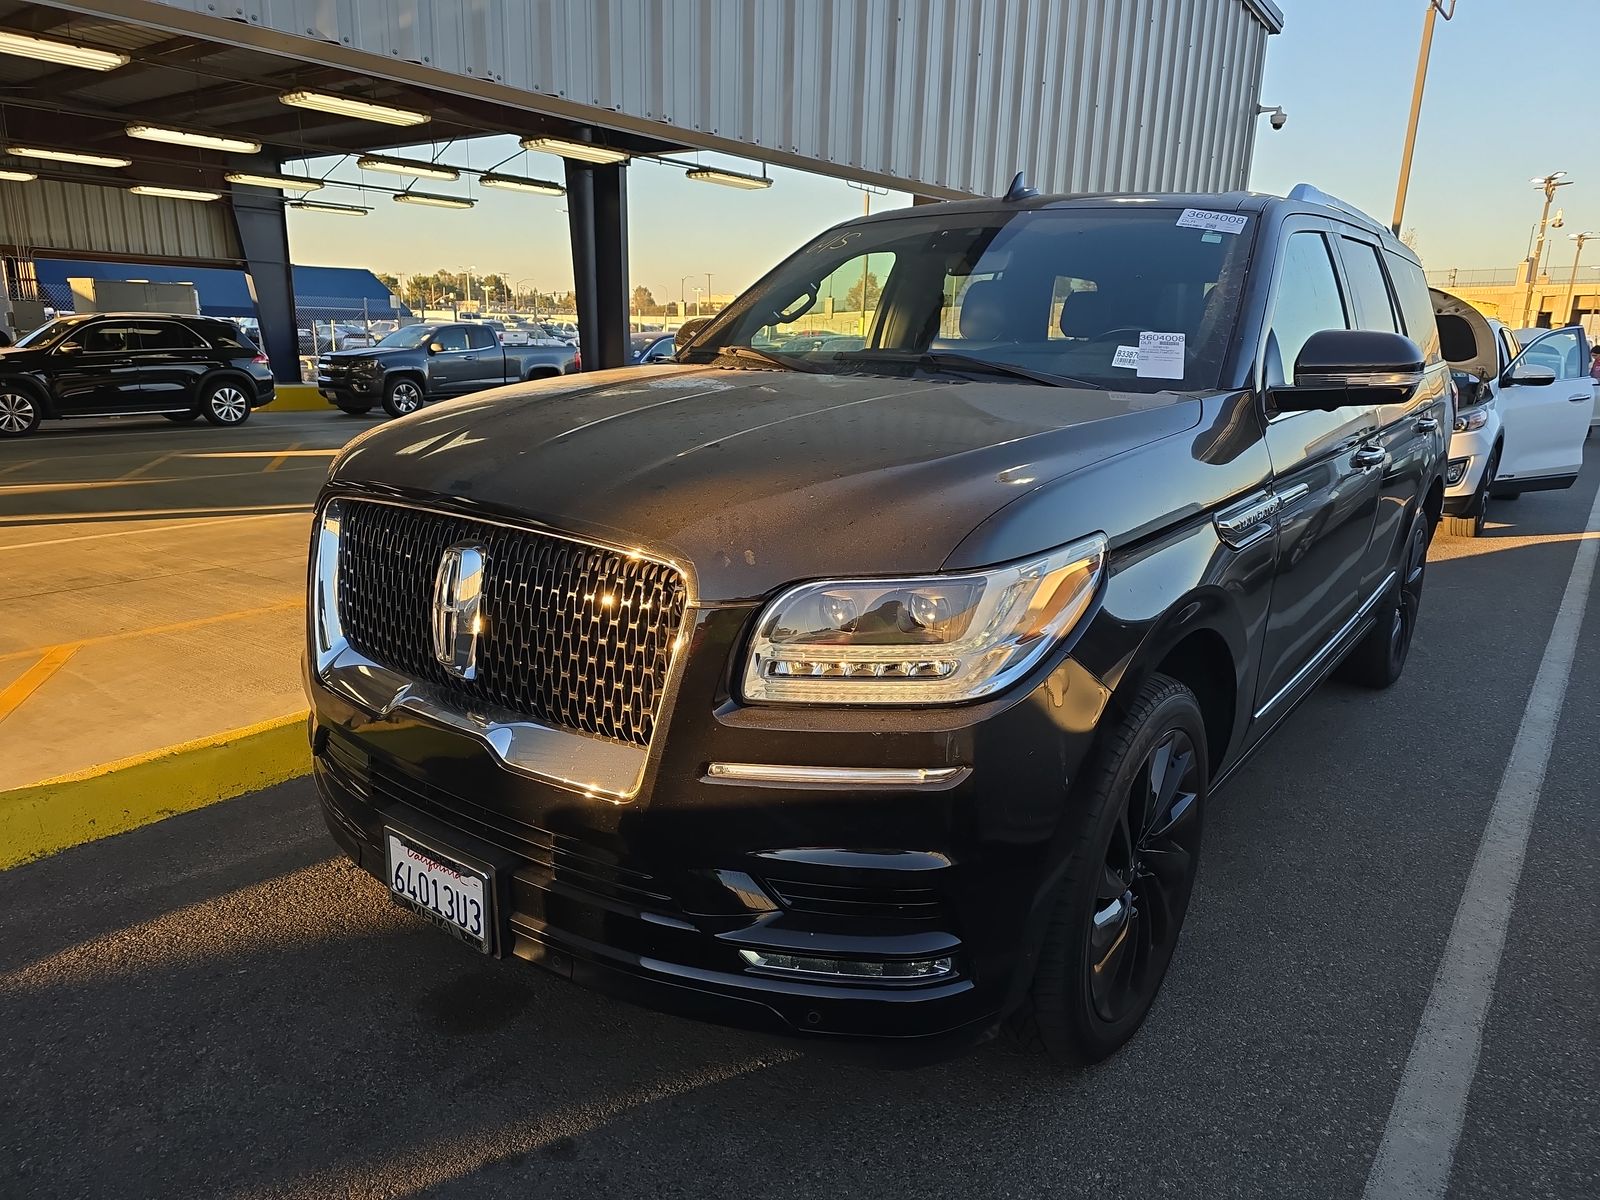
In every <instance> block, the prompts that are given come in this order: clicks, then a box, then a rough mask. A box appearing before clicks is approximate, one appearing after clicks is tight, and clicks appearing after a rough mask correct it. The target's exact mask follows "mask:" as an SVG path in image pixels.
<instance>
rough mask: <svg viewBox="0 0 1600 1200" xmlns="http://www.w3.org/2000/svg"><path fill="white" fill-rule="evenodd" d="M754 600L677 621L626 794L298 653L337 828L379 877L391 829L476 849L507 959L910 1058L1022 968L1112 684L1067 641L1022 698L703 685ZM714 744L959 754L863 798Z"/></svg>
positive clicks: (1030, 954) (1009, 986) (1012, 994)
mask: <svg viewBox="0 0 1600 1200" xmlns="http://www.w3.org/2000/svg"><path fill="white" fill-rule="evenodd" d="M752 612H753V610H743V609H741V610H727V609H723V610H713V611H709V612H700V613H695V614H691V618H690V619H691V620H692V621H693V623H694V627H693V632H692V636H691V641H690V646H691V649H690V651H689V652H688V655H687V660H686V663H685V669H684V673H683V676H682V679H681V682H680V685H679V688H678V690H677V700H676V703H675V704H674V705H673V707H672V709H671V714H670V719H669V721H668V723H666V724H664V725H663V726H662V727H661V728H659V729H658V730H657V732H656V737H655V741H654V748H653V750H652V752H651V755H650V762H649V765H648V767H647V768H646V773H645V777H644V780H643V785H642V787H641V789H640V791H639V794H638V795H637V796H636V797H635V798H634V799H633V800H631V801H627V802H623V803H611V802H608V801H605V800H602V799H595V798H586V797H585V796H583V795H581V794H579V793H577V792H574V791H571V790H568V789H566V788H563V787H560V786H557V785H554V784H551V783H547V782H545V781H542V780H539V779H534V778H531V777H529V776H526V775H523V774H521V773H519V772H516V771H513V770H511V769H509V768H508V767H506V766H505V765H504V764H502V763H501V762H499V761H497V760H496V759H495V758H494V757H493V756H492V755H491V754H490V753H489V751H488V750H487V748H486V747H485V746H484V745H483V744H482V743H480V742H478V741H477V740H476V739H475V738H474V737H472V736H470V735H469V734H467V733H465V732H462V731H460V730H458V729H453V728H447V727H445V726H442V725H439V724H437V723H434V722H432V721H429V720H428V719H427V718H425V717H423V716H420V715H418V714H416V713H412V712H405V711H401V712H393V713H390V714H388V715H382V716H380V715H378V714H375V713H373V712H370V711H367V710H366V709H365V708H363V707H362V706H360V705H358V704H356V703H354V702H353V701H352V700H350V699H349V698H347V697H346V696H344V695H343V694H341V693H338V692H336V691H333V690H330V689H329V688H328V687H327V686H325V685H324V684H323V682H322V681H320V680H318V679H316V678H314V677H311V675H310V674H309V671H308V677H307V688H308V692H309V694H310V696H311V700H312V708H313V713H312V747H313V753H314V765H315V776H316V781H317V786H318V790H319V792H320V795H321V799H322V805H323V811H324V816H325V819H326V820H327V824H328V827H329V829H330V830H331V831H332V833H333V835H334V837H335V839H336V840H337V841H338V843H339V844H340V846H341V847H343V849H344V850H345V852H346V853H347V854H348V855H350V857H351V858H353V859H354V860H356V861H357V862H358V863H360V865H361V866H362V867H363V868H365V869H366V870H368V871H369V872H371V873H373V874H374V875H376V876H377V877H379V878H380V879H381V878H383V877H384V875H385V862H384V852H383V845H384V839H383V830H384V828H385V827H386V826H392V827H394V828H397V829H399V830H400V831H402V832H407V831H409V832H411V833H413V834H414V835H416V836H419V837H420V838H422V839H423V840H425V841H427V842H430V843H432V844H434V845H437V846H439V847H440V848H441V849H450V848H454V849H456V850H457V851H459V852H460V853H461V854H463V855H465V856H467V857H469V858H472V859H477V860H479V861H482V862H485V863H488V864H491V865H492V866H493V867H494V870H495V875H496V880H497V888H498V891H499V895H498V901H499V902H498V908H499V912H500V926H499V930H498V935H499V936H498V939H497V952H498V953H499V954H500V955H502V956H504V955H514V956H516V957H519V958H524V959H528V960H530V961H533V962H535V963H539V964H541V965H543V966H545V967H547V968H549V969H551V970H553V971H555V972H556V973H558V974H560V975H562V976H564V977H567V978H570V979H572V980H573V981H575V982H577V983H580V984H584V985H586V986H590V987H593V988H596V989H598V990H602V991H606V992H610V993H612V994H615V995H618V996H621V997H623V998H625V999H629V1000H632V1001H634V1002H636V1003H639V1004H642V1005H645V1006H648V1007H651V1008H656V1009H660V1010H664V1011H668V1012H674V1013H678V1014H681V1015H686V1016H690V1017H694V1018H698V1019H703V1020H709V1021H714V1022H718V1023H722V1024H727V1025H733V1026H739V1027H743V1028H750V1029H757V1030H763V1031H767V1032H775V1033H781V1034H791V1035H799V1036H803V1037H810V1038H814V1039H819V1040H833V1041H842V1040H858V1039H869V1040H872V1041H874V1042H876V1043H880V1044H895V1045H902V1046H904V1045H915V1046H917V1047H918V1048H919V1049H918V1051H917V1052H918V1053H925V1052H928V1051H929V1050H931V1049H932V1048H934V1047H940V1048H943V1047H959V1046H961V1045H965V1044H967V1043H969V1042H971V1041H975V1040H978V1039H980V1038H981V1037H983V1036H984V1035H985V1034H986V1033H987V1032H988V1031H989V1030H991V1029H992V1028H993V1026H994V1025H995V1024H996V1023H997V1021H998V1019H999V1018H1000V1017H1001V1016H1002V1015H1003V1014H1004V1013H1005V1012H1006V1011H1007V1010H1008V1009H1009V1007H1011V1006H1012V1005H1013V1004H1014V1003H1015V1002H1016V1000H1017V999H1019V998H1020V996H1021V994H1022V990H1023V988H1025V986H1026V984H1027V982H1028V981H1029V980H1030V979H1031V976H1032V970H1033V961H1034V954H1035V947H1036V946H1037V944H1038V941H1039V940H1040V938H1041V937H1042V934H1043V928H1044V923H1045V917H1046V916H1047V913H1048V909H1047V902H1048V900H1049V898H1050V893H1051V884H1052V882H1053V880H1054V878H1055V877H1056V873H1057V870H1058V867H1059V865H1060V864H1061V863H1062V862H1063V861H1064V850H1065V845H1066V842H1065V840H1064V839H1065V837H1066V836H1067V835H1068V834H1069V833H1070V832H1071V831H1073V830H1074V829H1075V828H1076V825H1077V822H1076V821H1074V820H1072V819H1070V818H1071V799H1070V797H1071V794H1072V793H1071V790H1070V788H1069V787H1068V781H1069V780H1071V779H1075V778H1076V776H1077V773H1078V770H1079V768H1080V766H1081V764H1082V762H1083V760H1084V758H1085V757H1086V755H1087V754H1088V750H1089V743H1090V738H1091V736H1092V730H1093V729H1094V726H1095V724H1096V722H1097V721H1098V719H1099V717H1100V714H1101V713H1102V711H1103V709H1104V706H1105V703H1106V700H1107V693H1106V691H1105V689H1104V687H1103V686H1102V685H1101V684H1100V683H1099V681H1098V680H1096V679H1095V678H1094V677H1093V676H1091V675H1090V674H1089V673H1088V672H1087V671H1085V670H1084V669H1083V668H1082V667H1081V666H1079V665H1078V664H1077V663H1076V662H1075V661H1074V660H1072V659H1070V658H1067V659H1064V660H1062V661H1061V662H1059V663H1057V664H1055V665H1054V666H1053V667H1051V668H1050V669H1049V674H1048V676H1047V677H1046V678H1044V679H1041V680H1036V681H1035V684H1036V685H1037V686H1036V688H1035V690H1034V691H1032V692H1031V693H1027V694H1024V695H1023V696H1022V697H1021V698H1020V699H1016V698H1013V699H1010V700H1001V701H995V702H992V703H988V704H984V705H977V706H972V707H970V708H965V709H960V710H955V709H950V710H926V711H918V712H885V713H878V712H874V713H864V712H861V711H856V712H844V711H831V712H827V711H822V710H816V711H802V710H798V709H789V708H781V709H780V708H757V707H750V706H742V705H739V704H737V703H736V702H733V701H731V700H729V699H728V698H727V696H726V695H725V694H722V695H719V691H720V689H721V687H722V681H723V679H724V678H725V667H726V662H727V660H728V655H729V654H730V653H731V651H732V649H733V648H734V646H735V645H736V644H737V642H738V640H739V638H740V637H741V636H742V633H743V627H744V624H745V622H746V621H747V620H748V619H749V618H750V616H751V615H752ZM713 761H715V762H746V763H784V764H802V765H837V766H880V767H881V766H924V767H927V766H942V765H960V766H962V767H965V768H968V769H967V770H965V771H964V772H963V773H962V774H960V775H958V776H957V777H956V778H954V779H952V780H949V781H946V782H941V783H939V784H937V785H923V786H915V787H898V788H885V789H881V790H877V791H871V790H863V789H862V788H861V787H860V785H855V786H854V787H853V788H840V787H832V786H818V785H784V786H771V785H754V784H730V783H724V782H713V781H711V780H710V778H709V777H708V776H707V766H708V764H709V763H710V762H713ZM741 950H754V951H767V952H771V953H788V954H796V955H805V956H808V957H823V958H836V959H841V960H849V961H854V962H861V961H878V962H883V961H902V962H903V961H906V960H926V959H932V958H939V957H946V956H948V957H949V958H951V959H952V963H953V971H952V973H951V974H949V975H947V976H944V977H941V978H937V979H932V980H917V979H913V980H884V979H875V980H870V981H843V980H835V979H829V978H825V977H817V976H813V975H801V974H795V973H789V972H780V971H773V970H762V969H760V968H759V967H752V966H751V965H750V964H749V963H748V962H747V961H746V960H745V958H744V957H743V956H742V955H741V954H740V951H741ZM464 952H466V951H464Z"/></svg>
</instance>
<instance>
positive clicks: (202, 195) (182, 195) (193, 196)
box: [128, 183, 222, 200]
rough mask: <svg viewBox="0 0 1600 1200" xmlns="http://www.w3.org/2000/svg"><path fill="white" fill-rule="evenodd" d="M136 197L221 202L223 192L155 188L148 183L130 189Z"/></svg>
mask: <svg viewBox="0 0 1600 1200" xmlns="http://www.w3.org/2000/svg"><path fill="white" fill-rule="evenodd" d="M128 190H129V191H130V192H132V193H133V194H134V195H135V196H165V197H166V198H167V199H169V200H221V199H222V193H221V192H202V191H198V190H196V189H194V188H172V187H155V186H153V185H151V184H148V183H141V184H137V185H136V186H134V187H131V188H129V189H128Z"/></svg>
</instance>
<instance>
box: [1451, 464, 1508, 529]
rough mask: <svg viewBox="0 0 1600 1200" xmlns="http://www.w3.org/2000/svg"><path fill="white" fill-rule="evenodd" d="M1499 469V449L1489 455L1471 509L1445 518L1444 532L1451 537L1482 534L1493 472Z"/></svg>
mask: <svg viewBox="0 0 1600 1200" xmlns="http://www.w3.org/2000/svg"><path fill="white" fill-rule="evenodd" d="M1499 467H1500V448H1499V447H1498V446H1496V447H1495V449H1494V452H1493V453H1492V454H1490V455H1489V465H1488V466H1486V467H1484V469H1483V479H1482V480H1481V481H1480V482H1479V483H1478V494H1477V496H1476V497H1475V498H1474V499H1473V501H1472V507H1471V508H1469V509H1468V510H1467V511H1466V512H1464V513H1462V514H1461V515H1460V516H1449V515H1448V514H1447V515H1446V516H1445V518H1444V521H1443V525H1444V531H1445V532H1446V533H1447V534H1449V535H1450V536H1451V537H1460V538H1475V537H1477V536H1479V535H1480V534H1481V533H1483V526H1484V522H1486V521H1487V520H1488V519H1489V500H1490V499H1491V497H1492V495H1493V492H1494V477H1495V472H1496V471H1497V470H1498V469H1499Z"/></svg>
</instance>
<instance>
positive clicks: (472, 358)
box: [461, 354, 478, 362]
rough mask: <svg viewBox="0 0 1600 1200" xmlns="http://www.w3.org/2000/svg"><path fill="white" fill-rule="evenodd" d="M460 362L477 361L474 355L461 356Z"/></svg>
mask: <svg viewBox="0 0 1600 1200" xmlns="http://www.w3.org/2000/svg"><path fill="white" fill-rule="evenodd" d="M461 361H462V362H477V361H478V356H477V355H476V354H463V355H462V356H461Z"/></svg>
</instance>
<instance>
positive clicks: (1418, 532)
mask: <svg viewBox="0 0 1600 1200" xmlns="http://www.w3.org/2000/svg"><path fill="white" fill-rule="evenodd" d="M1432 532H1433V526H1432V524H1431V522H1429V520H1428V515H1427V513H1420V512H1419V513H1418V514H1417V515H1416V516H1415V517H1413V518H1412V519H1411V529H1410V531H1409V532H1408V533H1407V534H1406V541H1405V549H1404V550H1403V551H1402V552H1401V555H1400V567H1399V571H1398V578H1397V579H1396V580H1395V584H1394V587H1393V589H1392V590H1391V591H1390V593H1389V595H1388V596H1386V597H1385V598H1384V600H1383V602H1382V603H1381V604H1380V605H1379V606H1378V609H1377V611H1376V614H1375V616H1374V620H1373V625H1372V628H1371V629H1370V630H1368V632H1367V633H1366V635H1365V636H1364V637H1363V638H1362V639H1361V640H1360V641H1359V642H1357V643H1356V644H1355V647H1354V648H1353V649H1352V650H1351V651H1350V654H1349V656H1348V657H1347V658H1346V659H1345V660H1344V662H1343V663H1342V664H1341V666H1340V668H1339V673H1340V675H1342V676H1343V677H1344V678H1346V679H1348V680H1349V681H1350V682H1351V683H1358V684H1361V685H1363V686H1365V687H1371V688H1386V687H1388V686H1389V685H1390V684H1392V683H1394V682H1395V681H1396V680H1397V679H1399V678H1400V675H1401V672H1403V671H1404V670H1405V667H1406V660H1407V659H1408V658H1409V657H1410V656H1411V641H1412V639H1413V638H1414V637H1415V636H1416V632H1417V617H1418V615H1419V614H1420V613H1421V611H1422V584H1423V580H1424V579H1425V578H1426V576H1427V570H1428V542H1429V540H1430V535H1431V534H1432Z"/></svg>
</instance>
